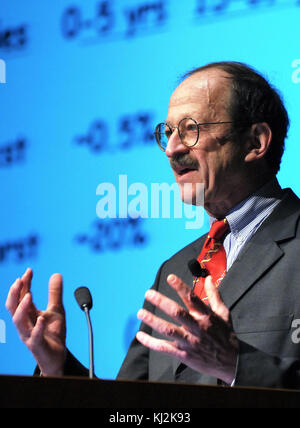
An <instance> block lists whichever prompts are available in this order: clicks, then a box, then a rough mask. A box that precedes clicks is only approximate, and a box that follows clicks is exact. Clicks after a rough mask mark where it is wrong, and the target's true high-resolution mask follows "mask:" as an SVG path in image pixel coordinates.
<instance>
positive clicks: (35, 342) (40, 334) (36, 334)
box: [31, 316, 46, 354]
mask: <svg viewBox="0 0 300 428" xmlns="http://www.w3.org/2000/svg"><path fill="white" fill-rule="evenodd" d="M45 327H46V326H45V319H44V318H43V317H42V316H39V317H38V319H37V321H36V324H35V326H34V328H33V330H32V332H31V343H32V344H31V347H32V352H34V353H35V354H36V353H37V352H38V350H39V348H40V345H41V344H42V343H43V340H44V331H45Z"/></svg>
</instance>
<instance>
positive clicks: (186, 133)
mask: <svg viewBox="0 0 300 428" xmlns="http://www.w3.org/2000/svg"><path fill="white" fill-rule="evenodd" d="M224 123H233V122H207V123H197V121H196V120H195V119H192V118H191V117H185V118H184V119H182V120H181V121H180V122H179V123H178V126H170V125H169V124H168V123H166V122H163V123H159V124H158V125H157V127H156V128H155V132H154V135H155V139H156V142H157V144H158V145H159V147H160V148H161V150H163V151H165V150H166V148H167V145H168V142H169V139H170V138H171V135H172V134H173V132H174V130H175V129H177V130H178V135H179V138H180V140H181V142H182V144H184V145H185V146H186V147H194V146H195V145H196V144H197V143H198V140H199V135H200V129H199V127H200V126H201V125H221V124H224Z"/></svg>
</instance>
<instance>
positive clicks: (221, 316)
mask: <svg viewBox="0 0 300 428" xmlns="http://www.w3.org/2000/svg"><path fill="white" fill-rule="evenodd" d="M167 280H168V284H169V285H170V286H171V287H172V288H173V289H174V290H175V291H176V292H177V294H178V295H179V297H180V298H181V300H182V301H183V303H184V304H185V306H186V308H187V309H186V308H184V307H182V306H180V305H178V303H176V302H174V301H173V300H171V299H169V298H167V297H165V296H163V295H162V294H161V293H159V292H157V291H154V290H149V291H148V292H147V293H146V299H147V300H148V301H149V302H150V303H152V304H153V305H154V306H156V307H158V308H159V309H160V310H162V311H163V312H165V313H166V314H167V315H168V316H169V317H170V318H171V319H173V320H174V321H175V322H176V323H177V324H179V326H178V325H177V324H173V323H172V322H167V321H165V320H163V319H161V318H158V317H157V316H155V315H153V314H152V313H150V312H148V311H146V310H144V309H142V310H140V311H139V312H138V318H139V319H140V320H142V321H143V322H144V323H146V324H147V325H149V326H150V327H151V328H152V329H154V330H156V331H157V332H159V333H160V334H161V335H163V336H165V337H166V338H167V339H168V340H162V339H157V338H154V337H151V336H149V335H148V334H146V333H144V332H138V333H137V339H138V340H139V341H140V342H141V343H142V344H143V345H144V346H147V347H148V348H151V349H153V350H155V351H157V352H162V353H165V354H169V355H172V356H174V357H175V358H177V359H178V360H180V361H181V362H182V363H184V364H186V365H187V366H189V367H191V368H192V369H194V370H196V371H199V372H202V373H206V374H208V375H211V376H213V377H216V378H218V379H221V380H223V381H224V382H226V383H228V384H231V383H232V382H233V380H234V376H235V369H236V363H237V355H238V341H237V338H236V336H235V334H234V332H233V329H232V326H231V323H230V313H229V310H228V309H227V307H226V306H225V305H224V303H223V302H222V300H221V298H220V295H219V293H218V291H217V289H216V287H215V286H214V284H213V283H212V280H211V277H207V278H206V282H205V289H206V293H207V296H208V300H209V303H210V307H208V306H206V305H205V304H204V303H203V302H201V300H200V299H198V297H197V296H196V295H194V294H193V292H192V290H191V289H190V288H189V287H188V286H187V285H186V284H185V283H184V282H183V281H182V280H180V279H179V278H178V277H177V276H175V275H169V277H168V279H167Z"/></svg>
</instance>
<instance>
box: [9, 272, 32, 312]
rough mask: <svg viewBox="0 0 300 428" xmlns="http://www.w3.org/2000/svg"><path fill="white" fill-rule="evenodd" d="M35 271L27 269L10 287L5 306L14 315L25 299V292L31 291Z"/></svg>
mask: <svg viewBox="0 0 300 428" xmlns="http://www.w3.org/2000/svg"><path fill="white" fill-rule="evenodd" d="M32 276H33V272H32V270H31V269H29V268H28V269H27V270H26V272H25V273H24V275H23V276H22V278H17V279H16V281H15V282H14V283H13V285H12V286H11V287H10V290H9V293H8V296H7V299H6V303H5V306H6V308H7V309H8V310H9V312H10V313H11V315H12V316H13V315H14V313H15V311H16V309H17V307H18V305H19V303H20V302H21V301H22V300H23V298H24V296H25V294H27V293H28V292H29V291H30V286H31V280H32Z"/></svg>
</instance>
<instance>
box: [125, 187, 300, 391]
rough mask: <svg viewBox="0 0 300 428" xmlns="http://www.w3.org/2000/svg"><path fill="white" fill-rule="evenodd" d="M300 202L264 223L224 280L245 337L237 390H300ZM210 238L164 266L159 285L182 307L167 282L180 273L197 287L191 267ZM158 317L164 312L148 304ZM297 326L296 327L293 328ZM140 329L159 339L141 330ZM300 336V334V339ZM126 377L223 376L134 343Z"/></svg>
mask: <svg viewBox="0 0 300 428" xmlns="http://www.w3.org/2000/svg"><path fill="white" fill-rule="evenodd" d="M299 217H300V200H299V199H298V198H297V196H296V195H295V194H294V193H293V192H292V191H291V190H290V189H288V190H285V191H284V196H283V198H282V201H281V202H280V204H279V205H278V206H277V207H276V209H275V210H274V212H273V213H272V214H271V215H270V216H269V217H268V218H267V220H266V221H265V222H264V223H263V224H262V226H261V227H260V228H259V230H258V231H257V232H256V233H255V235H254V236H253V237H252V238H251V240H250V241H249V242H248V244H247V245H246V246H245V248H244V249H243V251H242V253H241V254H240V255H239V257H238V259H237V260H236V261H235V262H234V264H233V265H232V267H231V268H230V270H229V272H228V273H227V275H226V277H225V278H224V280H223V281H222V283H221V286H220V289H219V290H220V293H221V296H222V299H223V301H224V303H225V304H226V306H227V307H228V308H229V309H230V312H231V318H232V323H233V327H234V330H235V332H236V334H237V336H238V339H239V345H240V349H239V361H238V366H237V372H236V382H235V384H236V385H244V386H260V387H274V388H276V387H278V388H300V344H298V343H296V342H297V340H295V338H297V331H296V330H295V328H296V327H297V325H298V327H299V325H300V321H299V323H298V324H297V321H294V320H300V227H299ZM205 237H206V236H203V237H202V238H200V239H198V240H197V241H195V242H193V243H192V244H190V245H188V246H187V247H185V248H184V249H182V250H181V251H179V252H178V253H177V254H175V255H174V256H173V257H172V258H170V259H169V260H168V261H166V262H165V263H164V264H163V265H162V267H161V268H160V270H159V272H158V274H157V277H156V280H155V283H154V285H153V288H154V289H156V290H159V291H160V292H161V293H162V294H165V295H166V296H168V297H170V298H171V299H174V300H175V301H177V302H179V303H180V304H182V302H181V301H180V300H179V299H178V297H177V295H176V293H175V292H174V291H173V290H172V289H171V288H170V287H169V285H168V284H167V282H166V278H167V276H168V275H169V274H170V273H175V274H176V275H178V276H179V277H181V278H182V280H183V281H185V282H186V284H188V285H190V286H192V275H191V273H190V272H189V270H188V267H187V263H188V261H189V260H190V259H192V258H195V257H197V256H198V255H199V253H200V251H201V248H202V246H203V243H204V240H205ZM145 308H147V309H148V310H150V311H152V312H154V313H155V314H156V315H157V316H159V317H162V318H164V319H168V317H167V316H165V314H163V313H162V312H160V311H159V310H158V309H156V308H154V307H152V305H151V304H149V303H148V302H145ZM293 322H294V323H293ZM141 330H143V331H146V332H148V333H149V334H152V335H153V336H155V337H160V336H159V334H157V333H156V332H154V331H151V329H150V328H149V327H148V326H146V325H145V324H142V325H141ZM298 337H299V338H300V333H299V334H298ZM118 378H119V379H144V380H151V381H166V382H170V381H171V382H172V381H177V382H188V383H190V382H192V383H201V384H216V383H217V382H218V380H217V379H214V378H212V377H210V376H207V375H205V374H202V373H198V372H195V371H194V370H192V369H190V368H188V367H186V366H185V365H184V364H181V363H180V362H179V361H177V360H175V359H173V358H172V357H170V356H167V355H163V354H159V353H156V352H154V351H151V350H149V349H147V348H145V347H143V346H142V345H141V344H139V343H138V342H137V341H136V339H134V340H133V342H132V344H131V346H130V349H129V351H128V354H127V356H126V358H125V361H124V363H123V365H122V367H121V370H120V372H119V375H118Z"/></svg>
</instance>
